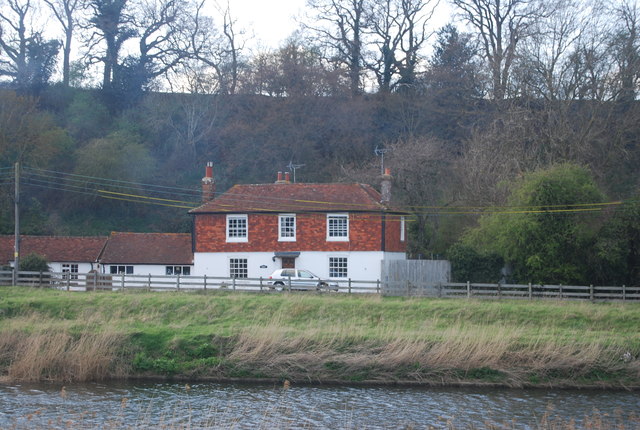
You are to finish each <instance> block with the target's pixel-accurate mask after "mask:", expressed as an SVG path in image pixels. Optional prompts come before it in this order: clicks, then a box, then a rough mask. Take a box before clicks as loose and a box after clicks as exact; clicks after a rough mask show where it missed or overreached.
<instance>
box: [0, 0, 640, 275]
mask: <svg viewBox="0 0 640 430" xmlns="http://www.w3.org/2000/svg"><path fill="white" fill-rule="evenodd" d="M587 3H588V2H577V1H576V2H573V1H571V0H567V1H562V2H557V1H554V2H547V1H544V0H539V1H529V0H507V1H504V2H495V1H494V0H452V1H451V3H450V6H451V7H452V8H453V9H454V10H455V11H456V13H457V21H456V22H455V23H451V24H446V25H443V24H445V23H438V22H434V18H433V16H434V11H435V10H436V8H437V7H438V3H437V2H434V1H432V0H386V1H382V2H380V1H370V0H349V1H342V0H310V1H309V2H308V4H307V10H306V15H305V16H303V17H301V18H300V21H301V28H300V31H299V32H296V33H295V34H293V35H292V36H291V37H290V38H289V39H288V40H287V41H286V42H285V43H284V44H283V45H282V46H281V47H279V48H277V49H273V50H261V51H260V50H255V49H254V50H250V49H248V48H245V46H247V42H248V41H249V40H250V39H249V38H248V37H246V32H244V31H243V29H242V26H241V24H242V23H239V22H238V21H237V20H236V19H234V17H233V13H232V12H233V11H232V10H230V9H229V8H216V9H215V14H216V15H215V16H206V14H205V9H204V8H203V5H204V4H203V3H198V2H192V1H177V0H176V1H172V0H163V1H159V0H158V1H152V0H87V1H84V2H82V1H79V0H41V1H36V0H31V1H28V0H5V1H4V2H2V3H0V4H2V9H1V12H0V30H1V31H0V79H1V80H2V87H1V88H0V196H1V199H0V233H3V234H11V233H13V204H14V200H13V193H14V184H15V178H16V175H15V172H14V164H15V163H16V162H19V163H20V166H21V168H20V172H19V178H20V187H21V202H20V203H21V224H22V232H23V234H55V235H63V234H64V235H92V234H107V233H108V232H110V231H112V230H121V231H189V229H190V228H191V220H190V218H189V216H188V215H187V211H188V209H189V208H192V207H194V206H196V205H197V204H198V201H199V198H200V197H199V183H200V179H201V177H202V175H203V173H204V166H205V164H206V162H207V161H213V162H214V172H215V178H216V183H217V191H218V192H223V191H225V190H226V189H227V188H228V187H230V186H231V185H233V184H236V183H264V182H272V181H274V180H275V176H276V172H277V171H286V170H290V169H291V168H295V178H296V180H297V181H298V182H326V181H351V182H353V181H357V182H366V183H371V184H374V185H375V184H377V182H378V177H379V175H380V172H381V166H382V162H384V166H385V167H389V168H391V171H392V175H393V177H394V190H393V193H394V195H393V200H394V204H395V205H397V206H399V207H402V208H404V209H406V210H407V211H409V212H410V213H411V214H412V216H411V222H410V223H409V231H410V253H411V255H412V256H413V257H415V258H449V259H451V260H452V262H453V267H454V277H456V278H457V279H459V280H471V281H498V280H499V279H500V278H504V277H506V278H507V280H509V281H517V282H529V281H531V282H545V283H554V282H555V283H594V284H598V283H605V284H606V283H611V284H626V285H632V284H635V285H637V284H638V283H640V201H639V198H640V193H639V191H638V190H639V186H640V173H639V169H638V166H640V147H639V145H640V144H639V138H640V104H639V103H638V101H637V96H638V82H639V79H640V35H639V34H638V24H639V23H640V21H639V18H640V17H639V15H638V12H639V9H638V7H637V4H636V3H635V2H633V1H623V2H610V3H603V4H598V5H590V4H587ZM47 18H48V22H49V25H48V27H49V29H48V31H47V32H44V31H43V30H42V28H43V27H42V26H41V27H38V26H37V25H36V24H33V23H34V22H37V21H38V19H40V20H43V19H47ZM53 27H56V28H57V30H55V32H54V33H51V31H52V30H51V28H53ZM433 28H436V30H430V29H433ZM74 53H76V54H74ZM74 55H75V56H76V57H74Z"/></svg>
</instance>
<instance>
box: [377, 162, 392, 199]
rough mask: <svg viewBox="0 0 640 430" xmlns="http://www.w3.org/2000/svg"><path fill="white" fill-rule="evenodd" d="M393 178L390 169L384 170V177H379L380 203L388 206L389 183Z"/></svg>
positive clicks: (389, 197)
mask: <svg viewBox="0 0 640 430" xmlns="http://www.w3.org/2000/svg"><path fill="white" fill-rule="evenodd" d="M392 181H393V176H391V169H389V168H385V169H384V175H382V176H381V177H380V195H381V199H380V203H382V204H389V203H390V202H391V182H392Z"/></svg>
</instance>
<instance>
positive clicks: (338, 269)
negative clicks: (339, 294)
mask: <svg viewBox="0 0 640 430" xmlns="http://www.w3.org/2000/svg"><path fill="white" fill-rule="evenodd" d="M347 268H348V266H347V257H329V277H330V278H346V277H347Z"/></svg>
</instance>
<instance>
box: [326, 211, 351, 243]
mask: <svg viewBox="0 0 640 430" xmlns="http://www.w3.org/2000/svg"><path fill="white" fill-rule="evenodd" d="M327 240H329V241H348V240H349V215H348V214H327Z"/></svg>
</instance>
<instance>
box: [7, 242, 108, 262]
mask: <svg viewBox="0 0 640 430" xmlns="http://www.w3.org/2000/svg"><path fill="white" fill-rule="evenodd" d="M106 241H107V237H106V236H88V237H84V236H20V255H21V256H22V257H25V256H27V255H29V254H38V255H41V256H43V257H44V258H46V259H47V261H50V262H57V263H85V262H86V263H90V262H95V261H96V260H97V258H98V256H99V255H100V251H102V248H104V245H105V242H106ZM13 251H14V236H8V235H2V236H0V264H8V263H9V262H10V261H13V260H14V257H13Z"/></svg>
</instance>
